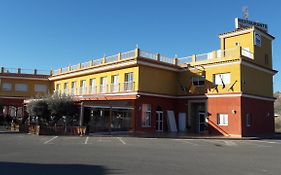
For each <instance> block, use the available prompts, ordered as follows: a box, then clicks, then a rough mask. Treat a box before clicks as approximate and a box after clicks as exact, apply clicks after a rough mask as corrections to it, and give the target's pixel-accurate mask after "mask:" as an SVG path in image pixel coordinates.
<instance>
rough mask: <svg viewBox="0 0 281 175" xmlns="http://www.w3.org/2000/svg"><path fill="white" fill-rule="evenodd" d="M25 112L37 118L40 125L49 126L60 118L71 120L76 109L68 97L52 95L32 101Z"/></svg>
mask: <svg viewBox="0 0 281 175" xmlns="http://www.w3.org/2000/svg"><path fill="white" fill-rule="evenodd" d="M27 112H28V113H29V115H30V116H33V117H38V119H39V122H40V124H43V123H44V124H48V125H51V124H55V123H56V122H57V121H58V120H59V119H61V118H62V117H66V118H67V119H68V120H69V119H72V118H73V117H74V116H75V114H76V113H77V108H76V106H75V104H74V101H73V100H72V98H71V97H70V96H66V95H60V94H54V95H53V96H49V97H46V98H43V99H35V100H32V101H31V102H29V103H28V104H27ZM42 122H43V123H42Z"/></svg>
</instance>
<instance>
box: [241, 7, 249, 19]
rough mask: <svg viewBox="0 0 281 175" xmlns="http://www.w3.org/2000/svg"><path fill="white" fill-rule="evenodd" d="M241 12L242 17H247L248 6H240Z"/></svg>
mask: <svg viewBox="0 0 281 175" xmlns="http://www.w3.org/2000/svg"><path fill="white" fill-rule="evenodd" d="M242 12H243V18H244V19H248V18H249V10H248V6H243V7H242Z"/></svg>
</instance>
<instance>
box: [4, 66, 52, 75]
mask: <svg viewBox="0 0 281 175" xmlns="http://www.w3.org/2000/svg"><path fill="white" fill-rule="evenodd" d="M0 73H10V74H28V75H50V71H47V70H38V69H21V68H6V67H1V72H0Z"/></svg>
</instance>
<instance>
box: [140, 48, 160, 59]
mask: <svg viewBox="0 0 281 175" xmlns="http://www.w3.org/2000/svg"><path fill="white" fill-rule="evenodd" d="M140 57H143V58H148V59H152V60H157V54H155V53H150V52H146V51H143V50H140Z"/></svg>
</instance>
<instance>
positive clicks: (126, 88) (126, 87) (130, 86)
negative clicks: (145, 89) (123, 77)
mask: <svg viewBox="0 0 281 175" xmlns="http://www.w3.org/2000/svg"><path fill="white" fill-rule="evenodd" d="M134 90H135V82H133V81H128V82H125V83H124V91H134Z"/></svg>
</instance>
